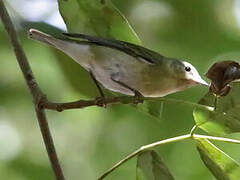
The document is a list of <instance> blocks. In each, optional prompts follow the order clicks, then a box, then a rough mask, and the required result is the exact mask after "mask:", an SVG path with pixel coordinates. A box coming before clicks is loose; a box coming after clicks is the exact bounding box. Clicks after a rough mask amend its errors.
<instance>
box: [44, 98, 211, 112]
mask: <svg viewBox="0 0 240 180" xmlns="http://www.w3.org/2000/svg"><path fill="white" fill-rule="evenodd" d="M140 100H144V101H157V102H165V103H171V104H181V105H188V106H191V107H197V108H200V109H209V110H211V109H213V108H212V107H210V106H206V105H202V104H197V103H192V102H188V101H184V100H178V99H169V98H164V97H162V98H146V97H141V99H140ZM137 101H139V99H136V97H133V96H118V97H110V98H105V97H104V98H96V99H94V100H79V101H73V102H68V103H56V102H50V101H49V100H48V99H47V98H46V97H45V98H42V99H41V103H40V106H41V107H43V108H45V109H50V110H56V111H59V112H61V111H64V110H68V109H82V108H86V107H90V106H101V107H102V106H103V105H108V104H116V103H118V104H132V103H135V102H137Z"/></svg>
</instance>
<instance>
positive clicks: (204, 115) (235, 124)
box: [193, 82, 240, 135]
mask: <svg viewBox="0 0 240 180" xmlns="http://www.w3.org/2000/svg"><path fill="white" fill-rule="evenodd" d="M231 85H232V90H231V92H230V93H229V94H228V95H227V96H224V97H219V98H218V100H217V103H215V99H216V97H215V96H214V95H213V94H212V93H210V92H209V93H207V94H206V95H205V96H204V97H203V98H202V99H201V100H200V102H199V103H200V104H203V105H207V106H211V107H214V105H215V104H216V110H213V109H211V108H206V109H199V108H196V109H195V110H194V112H193V116H194V119H195V121H196V124H197V125H198V126H199V127H200V128H202V129H203V130H205V131H206V132H208V133H210V134H216V135H224V134H227V133H234V132H240V93H239V92H240V83H239V82H235V83H232V84H231Z"/></svg>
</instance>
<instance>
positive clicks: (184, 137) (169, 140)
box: [98, 134, 191, 180]
mask: <svg viewBox="0 0 240 180" xmlns="http://www.w3.org/2000/svg"><path fill="white" fill-rule="evenodd" d="M190 138H191V135H190V134H187V135H183V136H177V137H173V138H169V139H165V140H162V141H158V142H155V143H152V144H148V145H145V146H142V147H141V148H139V149H138V150H136V151H135V152H133V153H131V154H129V155H128V156H126V157H125V158H124V159H122V160H121V161H119V162H118V163H116V164H115V165H114V166H113V167H111V168H110V169H109V170H107V171H106V172H105V173H104V174H103V175H102V176H101V177H100V178H98V180H102V179H103V178H105V177H106V176H107V175H108V174H110V173H111V172H113V171H114V170H115V169H117V168H118V167H119V166H121V165H122V164H124V163H125V162H127V161H128V160H130V159H132V158H133V157H135V156H137V155H138V154H140V153H141V152H143V151H145V150H149V149H151V148H153V147H156V146H159V145H161V144H167V143H172V142H177V141H181V140H185V139H190Z"/></svg>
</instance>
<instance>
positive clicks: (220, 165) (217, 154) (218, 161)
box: [196, 139, 240, 180]
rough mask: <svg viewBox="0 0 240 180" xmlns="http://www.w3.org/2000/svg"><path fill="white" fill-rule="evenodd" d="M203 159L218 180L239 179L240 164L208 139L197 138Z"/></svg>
mask: <svg viewBox="0 0 240 180" xmlns="http://www.w3.org/2000/svg"><path fill="white" fill-rule="evenodd" d="M196 142H197V149H198V152H199V154H200V156H201V159H202V161H203V162H204V164H205V165H206V167H207V168H208V169H209V170H210V171H211V173H212V174H213V175H214V176H215V177H216V179H218V180H239V177H240V165H239V163H237V162H236V161H235V160H234V159H232V158H231V157H230V156H228V155H227V154H226V153H224V152H223V151H221V150H220V149H218V148H217V147H216V146H214V145H213V144H212V143H211V142H209V141H208V140H203V139H197V140H196Z"/></svg>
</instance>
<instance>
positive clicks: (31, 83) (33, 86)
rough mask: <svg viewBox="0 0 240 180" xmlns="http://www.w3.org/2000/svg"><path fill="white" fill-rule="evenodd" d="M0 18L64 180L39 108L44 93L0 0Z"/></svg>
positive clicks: (56, 169) (52, 158)
mask: <svg viewBox="0 0 240 180" xmlns="http://www.w3.org/2000/svg"><path fill="white" fill-rule="evenodd" d="M0 18H1V20H2V23H3V25H4V27H5V29H6V31H7V33H8V35H9V38H10V40H11V43H12V46H13V48H14V52H15V55H16V58H17V61H18V64H19V66H20V68H21V70H22V73H23V75H24V78H25V80H26V83H27V86H28V88H29V90H30V92H31V94H32V96H33V100H34V105H35V111H36V114H37V118H38V123H39V126H40V130H41V133H42V137H43V140H44V143H45V147H46V150H47V153H48V157H49V160H50V162H51V166H52V169H53V171H54V174H55V177H56V179H57V180H64V176H63V172H62V169H61V166H60V163H59V161H58V157H57V153H56V150H55V147H54V143H53V139H52V136H51V133H50V130H49V127H48V122H47V118H46V115H45V110H44V109H43V108H42V107H40V106H39V103H40V101H41V99H42V98H44V95H43V93H42V92H41V90H40V88H39V86H38V84H37V81H36V80H35V78H34V76H33V73H32V70H31V67H30V65H29V63H28V60H27V57H26V55H25V53H24V51H23V48H22V46H21V45H20V43H19V40H18V37H17V33H16V31H15V29H14V26H13V23H12V21H11V19H10V17H9V14H8V12H7V10H6V8H5V6H4V3H3V1H2V0H0Z"/></svg>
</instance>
